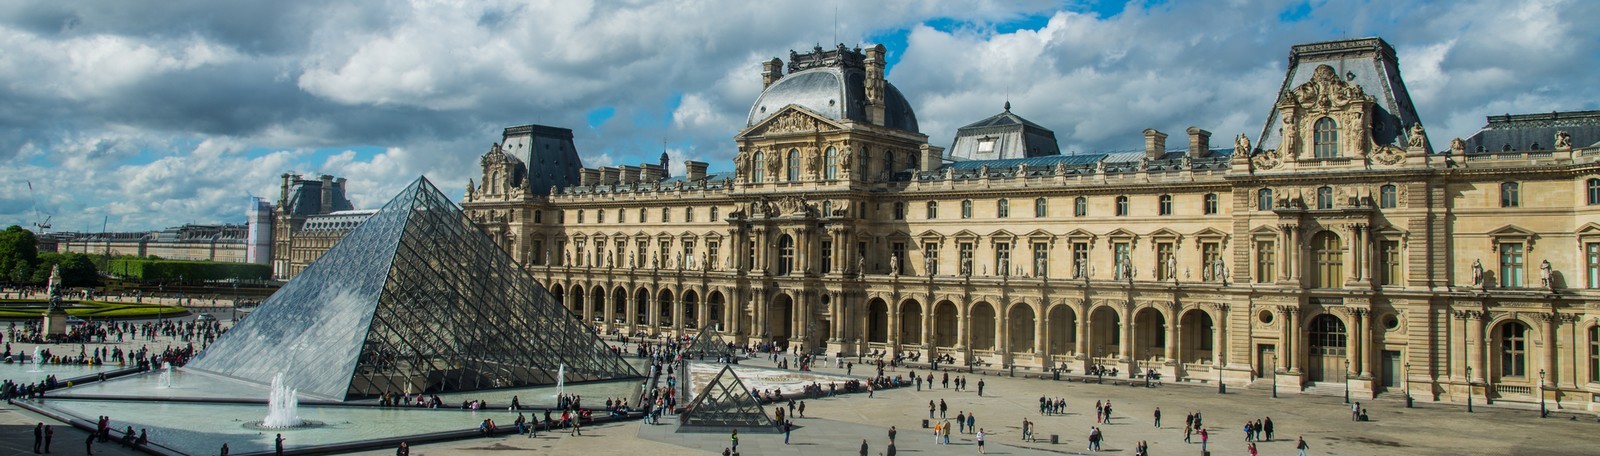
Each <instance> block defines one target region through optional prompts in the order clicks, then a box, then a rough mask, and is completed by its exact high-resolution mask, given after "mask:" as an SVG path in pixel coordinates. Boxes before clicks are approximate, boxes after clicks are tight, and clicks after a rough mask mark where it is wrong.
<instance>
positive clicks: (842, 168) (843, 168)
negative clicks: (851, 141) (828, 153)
mask: <svg viewBox="0 0 1600 456" xmlns="http://www.w3.org/2000/svg"><path fill="white" fill-rule="evenodd" d="M855 155H856V154H855V153H854V152H851V150H850V146H844V150H840V151H839V172H840V173H844V174H849V173H850V161H851V160H854V159H855Z"/></svg>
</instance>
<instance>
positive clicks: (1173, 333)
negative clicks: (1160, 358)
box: [1167, 321, 1183, 361]
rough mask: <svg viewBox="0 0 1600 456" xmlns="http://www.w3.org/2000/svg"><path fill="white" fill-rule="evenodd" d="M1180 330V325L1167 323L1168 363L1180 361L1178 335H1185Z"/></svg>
mask: <svg viewBox="0 0 1600 456" xmlns="http://www.w3.org/2000/svg"><path fill="white" fill-rule="evenodd" d="M1180 328H1181V326H1179V325H1175V324H1172V322H1170V321H1169V322H1167V361H1173V360H1177V359H1179V358H1178V335H1180V334H1183V333H1182V332H1181V331H1179V329H1180Z"/></svg>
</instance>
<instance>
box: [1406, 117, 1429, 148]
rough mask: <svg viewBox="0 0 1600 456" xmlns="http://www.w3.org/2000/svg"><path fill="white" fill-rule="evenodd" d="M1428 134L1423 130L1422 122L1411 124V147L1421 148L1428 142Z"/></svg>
mask: <svg viewBox="0 0 1600 456" xmlns="http://www.w3.org/2000/svg"><path fill="white" fill-rule="evenodd" d="M1425 135H1426V133H1425V132H1424V131H1423V130H1422V122H1417V123H1414V124H1411V138H1410V143H1409V146H1410V147H1416V148H1420V147H1422V146H1423V145H1424V143H1426V142H1427V136H1425Z"/></svg>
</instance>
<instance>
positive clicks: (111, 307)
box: [0, 299, 189, 319]
mask: <svg viewBox="0 0 1600 456" xmlns="http://www.w3.org/2000/svg"><path fill="white" fill-rule="evenodd" d="M0 302H4V303H8V304H12V305H7V306H0V318H13V319H14V318H23V319H26V318H39V317H41V316H43V315H44V311H45V309H49V308H50V305H49V303H46V302H44V301H38V300H14V299H7V300H0ZM16 304H24V305H16ZM62 304H63V307H66V311H67V315H71V316H74V317H78V318H83V319H90V318H93V319H109V318H154V317H178V316H183V315H188V314H189V310H188V309H185V308H182V307H178V306H163V305H156V304H128V303H121V302H105V301H63V302H62Z"/></svg>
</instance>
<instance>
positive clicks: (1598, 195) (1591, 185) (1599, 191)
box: [1584, 179, 1600, 206]
mask: <svg viewBox="0 0 1600 456" xmlns="http://www.w3.org/2000/svg"><path fill="white" fill-rule="evenodd" d="M1584 185H1585V186H1586V187H1587V188H1588V190H1589V191H1588V194H1589V205H1590V206H1596V205H1600V179H1589V180H1588V182H1586V183H1585V184H1584Z"/></svg>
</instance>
